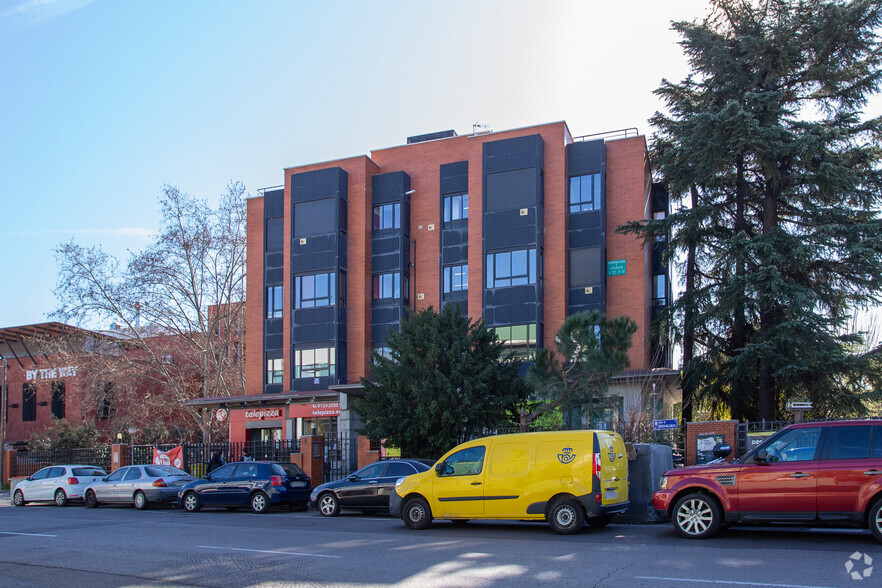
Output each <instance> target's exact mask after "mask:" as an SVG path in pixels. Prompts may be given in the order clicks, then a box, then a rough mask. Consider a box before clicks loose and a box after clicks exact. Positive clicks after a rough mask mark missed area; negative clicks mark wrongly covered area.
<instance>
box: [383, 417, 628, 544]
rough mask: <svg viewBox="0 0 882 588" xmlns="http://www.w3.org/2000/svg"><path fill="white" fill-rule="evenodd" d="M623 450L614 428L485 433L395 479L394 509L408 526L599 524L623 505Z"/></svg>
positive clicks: (565, 527)
mask: <svg viewBox="0 0 882 588" xmlns="http://www.w3.org/2000/svg"><path fill="white" fill-rule="evenodd" d="M628 506H629V501H628V457H627V454H626V452H625V444H624V442H623V441H622V437H621V435H619V434H618V433H614V432H611V431H555V432H547V433H517V434H514V435H498V436H496V437H484V438H482V439H475V440H473V441H469V442H467V443H463V444H462V445H459V446H457V447H454V448H453V449H451V450H450V451H448V452H447V453H446V454H445V455H444V457H442V458H441V459H440V460H438V463H436V464H435V467H434V468H432V469H430V470H429V471H427V472H422V473H420V474H414V475H411V476H408V477H406V478H402V479H400V480H398V483H397V485H396V486H395V491H394V492H392V495H391V497H390V500H389V509H390V511H391V512H392V514H394V515H396V516H401V518H402V519H403V520H404V523H405V524H406V525H407V526H408V527H409V528H411V529H425V528H427V527H428V526H429V525H430V524H431V523H432V520H433V519H449V520H459V521H465V520H469V519H515V520H538V521H541V520H547V521H548V523H549V525H551V528H552V529H554V531H556V532H557V533H563V534H570V533H577V532H579V531H581V530H582V528H583V527H584V525H585V522H586V521H587V522H588V524H589V525H592V526H599V527H602V526H604V525H606V524H607V523H609V521H610V518H611V517H612V515H614V514H616V513H622V512H625V511H626V510H628Z"/></svg>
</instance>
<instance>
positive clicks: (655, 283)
mask: <svg viewBox="0 0 882 588" xmlns="http://www.w3.org/2000/svg"><path fill="white" fill-rule="evenodd" d="M667 284H668V277H667V276H666V275H665V274H657V275H654V276H652V305H653V306H664V305H665V304H666V303H667V299H668V296H667Z"/></svg>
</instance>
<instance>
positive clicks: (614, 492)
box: [603, 488, 619, 500]
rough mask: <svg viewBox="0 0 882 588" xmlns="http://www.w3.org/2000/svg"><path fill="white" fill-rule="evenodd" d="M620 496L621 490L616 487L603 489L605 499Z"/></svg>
mask: <svg viewBox="0 0 882 588" xmlns="http://www.w3.org/2000/svg"><path fill="white" fill-rule="evenodd" d="M618 497H619V491H618V490H616V489H615V488H607V489H606V490H604V491H603V498H604V500H607V499H609V498H618Z"/></svg>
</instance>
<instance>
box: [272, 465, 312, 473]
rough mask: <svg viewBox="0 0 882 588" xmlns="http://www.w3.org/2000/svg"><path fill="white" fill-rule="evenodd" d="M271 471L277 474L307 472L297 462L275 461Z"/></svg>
mask: <svg viewBox="0 0 882 588" xmlns="http://www.w3.org/2000/svg"><path fill="white" fill-rule="evenodd" d="M270 471H272V473H273V474H275V475H276V476H305V475H306V474H305V473H304V472H303V470H301V469H300V467H299V466H298V465H297V464H296V463H273V464H270Z"/></svg>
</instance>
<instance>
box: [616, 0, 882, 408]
mask: <svg viewBox="0 0 882 588" xmlns="http://www.w3.org/2000/svg"><path fill="white" fill-rule="evenodd" d="M711 6H712V8H711V11H710V13H709V15H708V17H707V18H705V19H703V20H701V21H698V22H678V23H674V29H675V30H677V31H678V32H679V33H680V34H681V35H682V37H683V40H682V42H681V45H682V46H683V49H684V51H685V53H686V55H687V57H688V60H689V63H690V66H691V70H692V71H691V74H690V75H689V76H688V77H687V78H686V79H685V80H683V81H682V82H680V83H671V82H668V81H666V80H665V81H663V82H662V85H661V86H660V87H659V88H658V90H656V93H657V94H658V95H659V96H660V97H661V98H662V99H663V100H664V101H665V102H666V104H667V108H668V113H666V114H661V113H657V114H656V115H655V116H654V117H653V119H652V123H653V125H654V126H655V127H656V128H657V130H658V132H657V134H656V136H655V137H654V139H653V152H654V155H655V161H656V163H657V165H658V169H659V171H660V172H661V175H662V176H663V181H664V182H665V183H666V184H667V185H668V189H669V191H670V193H671V195H672V197H673V198H674V199H675V200H679V201H680V207H679V208H678V210H677V212H675V213H674V214H672V215H670V216H669V217H668V218H667V219H665V220H664V221H650V222H646V223H631V224H629V225H628V226H627V227H626V228H625V230H626V231H629V232H635V233H643V234H644V235H645V236H646V237H647V238H651V235H652V234H653V233H654V232H657V231H670V234H671V235H672V238H671V246H670V247H669V248H668V252H667V253H668V256H669V259H670V260H673V259H674V258H675V256H678V255H685V258H686V266H685V281H686V290H685V292H684V294H683V296H681V297H680V298H679V299H678V300H677V301H676V302H675V303H674V304H673V305H672V306H671V308H670V309H669V312H670V313H671V314H673V315H675V316H676V317H677V318H678V319H679V320H678V321H676V322H677V324H679V327H680V329H681V331H680V332H681V334H682V341H683V345H684V374H683V375H684V379H683V380H684V404H686V403H687V402H689V400H691V398H692V396H693V395H695V397H697V398H699V399H702V400H703V401H704V402H705V403H706V404H707V405H710V406H711V407H712V408H714V409H715V410H716V411H717V412H721V411H723V410H728V411H729V412H730V413H731V416H732V417H733V418H736V419H742V418H765V419H772V418H775V417H776V416H780V415H781V413H782V412H783V409H784V403H785V402H786V400H787V399H789V398H793V399H796V400H811V401H813V402H814V406H815V414H816V415H817V416H827V415H832V414H836V413H837V412H838V411H844V412H853V411H855V410H859V409H860V407H861V402H862V396H861V390H860V389H859V386H858V385H857V384H856V383H857V382H860V381H861V379H860V376H862V375H863V374H864V373H865V372H866V370H867V359H866V357H865V356H864V355H862V354H858V353H854V349H855V346H856V345H857V344H859V343H860V341H861V338H862V337H861V334H860V333H855V332H849V330H848V326H849V324H850V318H851V316H852V315H853V314H854V312H855V311H856V310H859V309H861V308H862V307H864V306H865V305H867V304H870V303H873V302H878V301H879V300H880V296H882V219H880V215H879V209H880V205H882V170H880V161H882V160H880V157H882V151H880V147H879V145H880V138H882V119H880V118H872V119H865V118H864V117H863V112H862V109H863V108H864V107H865V105H866V104H867V98H868V97H869V96H870V95H872V94H874V93H875V92H877V91H878V89H879V83H880V80H882V70H880V62H882V45H880V39H879V36H878V30H879V27H880V24H882V4H880V2H879V1H878V0H854V1H850V2H843V1H829V0H826V1H825V0H802V1H794V0H758V1H753V2H751V1H747V0H713V1H712V2H711Z"/></svg>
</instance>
